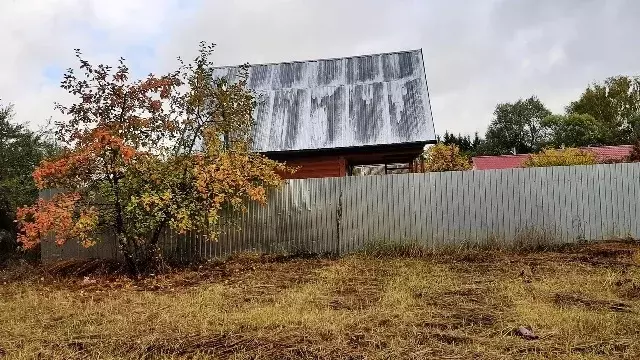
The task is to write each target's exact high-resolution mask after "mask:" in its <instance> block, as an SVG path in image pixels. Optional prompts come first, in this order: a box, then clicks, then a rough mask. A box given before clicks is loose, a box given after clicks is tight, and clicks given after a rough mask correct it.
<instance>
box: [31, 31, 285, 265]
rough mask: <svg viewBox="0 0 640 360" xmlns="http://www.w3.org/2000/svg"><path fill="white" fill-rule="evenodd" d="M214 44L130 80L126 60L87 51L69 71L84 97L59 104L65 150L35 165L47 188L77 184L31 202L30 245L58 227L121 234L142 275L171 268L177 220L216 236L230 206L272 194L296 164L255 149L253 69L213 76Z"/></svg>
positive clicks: (74, 234)
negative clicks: (188, 59)
mask: <svg viewBox="0 0 640 360" xmlns="http://www.w3.org/2000/svg"><path fill="white" fill-rule="evenodd" d="M212 52H213V45H207V44H204V43H202V44H201V47H200V53H199V55H198V56H197V57H196V58H195V60H194V61H193V63H185V62H183V61H182V60H180V59H179V63H180V66H179V68H178V69H177V70H176V71H174V72H172V73H169V74H167V75H164V76H155V75H153V74H150V75H149V76H148V77H147V78H145V79H143V80H137V81H130V80H129V76H130V74H129V68H128V67H127V66H126V65H125V63H124V60H123V59H120V61H119V65H118V66H117V67H116V68H115V69H114V68H112V67H110V66H106V65H98V66H94V65H92V64H90V63H89V62H88V61H86V60H85V59H83V57H82V54H81V53H80V51H79V50H76V56H77V58H78V60H79V62H80V70H81V71H82V72H83V74H82V75H81V76H76V74H75V73H74V70H73V69H70V70H68V72H67V74H66V75H65V76H64V80H63V81H62V88H63V89H65V90H67V91H68V92H69V93H70V94H72V95H75V96H76V98H77V101H76V102H75V103H74V104H72V105H71V106H63V105H61V104H57V105H56V107H57V109H59V110H60V111H61V112H62V114H64V115H66V121H64V122H61V123H59V124H58V131H57V132H56V137H57V139H58V141H59V142H60V143H61V144H63V145H64V150H63V152H62V154H61V155H60V156H57V157H56V158H53V159H50V160H47V161H45V162H43V163H42V164H41V165H40V166H39V167H38V168H37V169H36V171H35V172H34V178H35V180H36V183H37V185H38V187H39V188H40V189H44V188H59V189H65V193H64V194H60V195H57V196H54V197H53V198H52V199H50V200H46V201H45V200H42V201H40V202H39V203H38V204H36V205H35V206H32V207H27V208H24V209H22V210H21V211H20V214H19V215H20V216H19V221H20V223H21V225H22V229H23V231H22V233H21V235H20V238H21V240H22V241H23V242H24V243H25V244H27V245H34V244H36V243H37V242H38V241H40V239H41V238H42V237H43V235H45V234H47V233H49V232H51V231H53V232H54V233H55V238H56V241H57V242H58V243H59V244H62V243H64V242H66V241H70V240H74V241H79V242H81V243H82V244H83V245H85V246H90V245H92V244H93V243H94V242H95V241H97V240H98V235H99V234H104V233H107V232H108V233H112V234H114V236H115V238H116V241H117V243H118V244H119V247H120V249H121V250H122V252H123V254H124V257H125V260H126V262H127V265H128V267H129V270H130V272H131V273H132V274H133V275H138V274H141V273H144V272H147V271H156V270H157V268H158V266H160V264H161V261H160V260H161V259H160V257H159V251H158V241H159V239H160V236H161V235H162V233H163V232H164V231H165V230H166V229H167V228H171V229H173V230H175V231H176V232H179V233H186V232H187V231H190V230H193V229H196V228H203V227H204V228H205V229H209V239H211V240H214V239H215V238H216V235H217V234H216V230H215V229H216V226H215V225H216V224H217V223H218V220H219V217H220V216H221V212H222V211H223V210H225V209H228V210H230V211H242V210H244V209H245V206H246V202H247V201H257V202H261V203H264V202H265V201H266V196H267V190H268V189H269V188H272V187H276V186H278V185H280V183H281V181H282V180H281V178H280V177H279V176H278V175H277V171H287V168H285V166H284V165H283V164H281V163H278V162H275V161H272V160H269V159H267V158H266V157H264V156H262V155H260V154H257V153H254V152H252V151H251V129H252V121H253V117H252V112H253V109H254V106H255V100H254V96H253V94H252V93H251V92H250V91H249V90H247V88H246V82H247V69H246V67H243V68H242V70H241V72H240V74H239V76H238V81H235V82H229V81H227V80H225V79H213V65H212V63H211V62H210V60H209V58H210V56H211V54H212Z"/></svg>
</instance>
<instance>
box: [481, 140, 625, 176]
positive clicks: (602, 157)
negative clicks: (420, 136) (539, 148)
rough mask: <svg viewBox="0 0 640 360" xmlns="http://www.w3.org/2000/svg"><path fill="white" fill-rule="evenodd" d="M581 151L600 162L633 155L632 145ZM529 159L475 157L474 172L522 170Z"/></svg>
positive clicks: (503, 156) (513, 156)
mask: <svg viewBox="0 0 640 360" xmlns="http://www.w3.org/2000/svg"><path fill="white" fill-rule="evenodd" d="M580 149H581V150H585V151H590V152H592V153H593V154H594V155H595V156H596V159H597V160H598V162H602V163H606V162H618V161H622V160H624V159H625V158H626V157H628V156H629V155H630V154H631V150H632V149H633V146H632V145H619V146H597V147H595V146H594V147H583V148H580ZM528 158H529V154H518V155H497V156H475V157H473V159H472V160H473V169H474V170H494V169H512V168H520V167H522V164H523V163H524V162H525V161H526V160H527V159H528Z"/></svg>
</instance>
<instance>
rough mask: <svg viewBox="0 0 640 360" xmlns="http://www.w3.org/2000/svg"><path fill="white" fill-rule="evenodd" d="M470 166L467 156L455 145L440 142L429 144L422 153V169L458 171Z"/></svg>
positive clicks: (467, 168)
mask: <svg viewBox="0 0 640 360" xmlns="http://www.w3.org/2000/svg"><path fill="white" fill-rule="evenodd" d="M471 168H472V166H471V162H470V161H469V158H468V157H466V156H464V155H462V154H461V153H460V148H458V146H456V145H445V144H442V143H439V144H436V145H433V146H431V147H430V148H429V149H427V151H425V153H424V171H426V172H439V171H460V170H470V169H471Z"/></svg>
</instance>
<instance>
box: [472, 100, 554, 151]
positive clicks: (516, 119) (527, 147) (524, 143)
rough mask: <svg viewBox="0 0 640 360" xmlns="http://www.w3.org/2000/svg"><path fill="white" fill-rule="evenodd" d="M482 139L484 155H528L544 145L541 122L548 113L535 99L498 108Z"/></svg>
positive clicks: (500, 105)
mask: <svg viewBox="0 0 640 360" xmlns="http://www.w3.org/2000/svg"><path fill="white" fill-rule="evenodd" d="M493 114H494V119H493V120H492V122H491V124H490V125H489V128H488V129H487V133H486V135H485V144H484V146H483V150H482V152H483V153H487V154H495V155H499V154H507V153H511V152H513V151H514V150H515V151H516V153H529V152H532V151H537V150H539V149H540V148H541V147H542V146H543V144H544V142H545V140H546V139H545V133H544V128H543V127H542V124H541V122H542V120H543V119H544V118H546V117H547V116H549V115H551V112H550V111H549V110H548V109H547V108H546V107H545V106H544V104H543V103H542V102H541V101H540V100H539V99H538V98H537V97H535V96H532V97H530V98H528V99H525V100H522V99H520V100H518V101H516V102H515V103H504V104H498V105H497V106H496V109H495V111H494V113H493Z"/></svg>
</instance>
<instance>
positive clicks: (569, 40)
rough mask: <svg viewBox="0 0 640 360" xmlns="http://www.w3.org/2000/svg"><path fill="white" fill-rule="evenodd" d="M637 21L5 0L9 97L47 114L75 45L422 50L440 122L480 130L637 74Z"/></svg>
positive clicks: (414, 10) (132, 49)
mask: <svg viewBox="0 0 640 360" xmlns="http://www.w3.org/2000/svg"><path fill="white" fill-rule="evenodd" d="M639 18H640V2H637V1H634V0H609V1H599V0H567V1H555V0H537V1H533V0H529V1H527V0H525V1H509V0H482V1H480V0H478V1H462V0H450V1H423V0H395V1H386V0H350V1H344V0H236V1H222V0H214V1H204V0H201V1H189V0H157V1H152V0H127V1H125V0H116V1H109V2H106V1H100V0H87V1H83V0H21V1H17V0H16V1H12V0H0V23H2V24H3V30H4V29H8V30H7V31H3V32H2V33H0V41H2V43H3V44H8V45H3V50H5V51H4V52H5V53H7V54H10V55H9V56H4V57H3V59H0V61H1V62H2V63H1V64H0V65H1V66H2V68H3V69H11V71H5V72H3V73H2V74H0V97H2V98H3V99H5V101H6V100H10V101H13V102H15V103H16V110H17V111H18V112H19V115H20V118H21V119H38V118H43V117H45V116H46V115H47V114H51V113H52V111H51V110H50V109H51V102H52V100H53V99H56V98H57V97H59V96H61V93H60V91H59V90H57V89H56V87H55V86H56V84H55V83H53V82H51V78H52V77H55V74H56V72H57V71H58V70H57V69H59V68H66V67H68V66H69V65H72V64H73V59H72V55H73V54H72V49H73V48H75V47H82V48H83V49H86V51H85V52H86V53H87V55H88V56H90V57H91V58H92V59H97V60H100V61H107V62H110V63H112V62H114V61H115V60H116V59H117V58H118V57H119V56H126V57H127V58H129V59H130V62H131V63H132V68H133V69H134V70H135V72H136V73H137V74H144V73H146V72H150V71H153V72H156V73H158V72H162V71H166V70H168V69H170V68H171V67H172V66H174V65H175V60H174V59H175V57H176V56H183V57H187V58H189V57H191V56H192V55H194V54H195V51H196V49H197V44H198V42H199V41H200V40H205V41H211V42H215V43H217V44H218V48H217V51H216V55H215V58H216V60H217V62H218V63H219V64H221V65H229V64H239V63H245V62H251V63H259V62H277V61H287V60H305V59H314V58H327V57H340V56H348V55H354V54H362V53H375V52H386V51H394V50H402V49H415V48H422V49H423V50H424V54H425V63H426V69H427V77H428V81H429V90H430V94H431V99H432V107H433V114H434V118H435V122H436V124H435V125H436V130H437V131H438V132H439V133H442V132H444V130H450V131H453V132H463V133H473V132H474V131H480V132H481V133H483V132H484V130H485V129H486V126H487V125H488V123H489V122H490V120H491V118H492V112H493V109H494V108H495V105H496V104H497V103H500V102H507V101H515V100H517V99H518V98H521V97H528V96H531V95H534V94H535V95H537V96H539V97H540V98H541V99H542V100H543V101H544V102H545V103H546V104H547V105H548V106H549V107H550V108H551V109H552V110H553V111H555V112H560V111H562V110H563V108H564V106H565V105H566V104H567V103H568V102H569V101H571V100H573V99H575V98H576V97H577V96H578V95H579V94H580V92H581V91H582V90H583V89H584V88H585V86H586V85H587V84H589V83H590V82H592V81H596V80H602V79H604V78H606V77H608V76H613V75H617V74H638V73H639V72H640V61H639V60H640V47H639V46H638V45H640V40H638V37H637V33H638V32H640V22H638V21H637V19H639ZM32 121H33V120H32Z"/></svg>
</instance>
